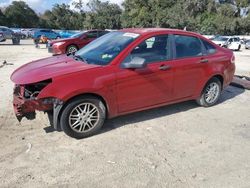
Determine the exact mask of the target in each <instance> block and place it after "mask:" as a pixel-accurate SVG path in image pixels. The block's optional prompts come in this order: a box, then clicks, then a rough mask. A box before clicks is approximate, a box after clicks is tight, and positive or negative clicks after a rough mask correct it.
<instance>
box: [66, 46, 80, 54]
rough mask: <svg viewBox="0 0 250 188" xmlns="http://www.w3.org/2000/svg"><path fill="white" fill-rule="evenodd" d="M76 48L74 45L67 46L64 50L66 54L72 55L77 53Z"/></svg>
mask: <svg viewBox="0 0 250 188" xmlns="http://www.w3.org/2000/svg"><path fill="white" fill-rule="evenodd" d="M77 50H78V49H77V46H75V45H73V44H72V45H69V46H68V47H67V49H66V54H74V53H75V52H76V51H77Z"/></svg>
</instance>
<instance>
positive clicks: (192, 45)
mask: <svg viewBox="0 0 250 188" xmlns="http://www.w3.org/2000/svg"><path fill="white" fill-rule="evenodd" d="M174 39H175V46H176V58H184V57H196V56H202V55H203V54H202V46H201V42H200V40H199V39H198V38H196V37H191V36H184V35H175V36H174Z"/></svg>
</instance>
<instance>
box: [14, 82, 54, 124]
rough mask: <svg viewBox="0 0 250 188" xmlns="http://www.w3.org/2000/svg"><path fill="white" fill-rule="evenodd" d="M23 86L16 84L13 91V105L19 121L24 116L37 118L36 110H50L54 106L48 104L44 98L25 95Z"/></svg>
mask: <svg viewBox="0 0 250 188" xmlns="http://www.w3.org/2000/svg"><path fill="white" fill-rule="evenodd" d="M24 90H25V88H24V87H23V86H19V85H16V86H15V88H14V93H13V107H14V112H15V115H16V117H17V119H18V121H21V120H22V118H23V117H26V118H27V119H29V120H32V119H35V111H36V110H38V111H49V110H51V109H52V108H53V104H46V103H45V100H43V99H36V98H33V99H27V98H25V97H24Z"/></svg>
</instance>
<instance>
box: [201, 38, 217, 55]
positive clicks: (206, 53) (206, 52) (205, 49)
mask: <svg viewBox="0 0 250 188" xmlns="http://www.w3.org/2000/svg"><path fill="white" fill-rule="evenodd" d="M200 40H201V43H202V46H203V48H204V51H205V53H204V55H206V56H208V55H213V54H216V53H217V48H216V46H215V45H213V44H212V43H211V42H209V41H207V40H205V39H200ZM203 41H204V42H207V43H209V44H210V45H212V46H213V47H214V49H215V51H214V52H213V53H208V50H207V48H206V46H205V44H204V42H203Z"/></svg>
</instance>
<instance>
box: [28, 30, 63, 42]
mask: <svg viewBox="0 0 250 188" xmlns="http://www.w3.org/2000/svg"><path fill="white" fill-rule="evenodd" d="M42 35H43V36H45V37H47V38H48V39H59V38H61V36H60V34H59V33H57V32H55V31H53V30H51V29H36V30H34V33H33V36H32V38H33V39H34V40H36V39H40V37H41V36H42Z"/></svg>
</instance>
